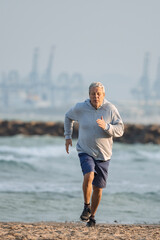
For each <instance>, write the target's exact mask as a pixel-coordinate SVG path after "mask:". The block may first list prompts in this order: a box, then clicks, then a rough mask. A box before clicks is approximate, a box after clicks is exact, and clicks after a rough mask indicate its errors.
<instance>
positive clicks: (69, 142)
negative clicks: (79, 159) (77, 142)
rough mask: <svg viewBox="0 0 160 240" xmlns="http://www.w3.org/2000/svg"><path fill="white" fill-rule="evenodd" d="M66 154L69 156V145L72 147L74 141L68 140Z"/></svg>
mask: <svg viewBox="0 0 160 240" xmlns="http://www.w3.org/2000/svg"><path fill="white" fill-rule="evenodd" d="M65 145H66V152H67V153H68V154H69V145H71V146H72V139H66V144H65Z"/></svg>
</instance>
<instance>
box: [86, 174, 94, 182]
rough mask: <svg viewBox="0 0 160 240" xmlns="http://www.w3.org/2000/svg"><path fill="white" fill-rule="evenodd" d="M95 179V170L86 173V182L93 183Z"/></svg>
mask: <svg viewBox="0 0 160 240" xmlns="http://www.w3.org/2000/svg"><path fill="white" fill-rule="evenodd" d="M93 179H94V172H89V173H86V174H85V175H84V181H85V182H86V183H92V182H93Z"/></svg>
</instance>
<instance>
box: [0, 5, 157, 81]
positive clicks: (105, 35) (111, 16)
mask: <svg viewBox="0 0 160 240" xmlns="http://www.w3.org/2000/svg"><path fill="white" fill-rule="evenodd" d="M159 11H160V1H159V0H132V1H131V0H0V35H1V37H0V73H2V72H3V71H4V72H7V71H9V70H11V69H17V70H18V71H19V72H20V74H21V75H22V76H24V75H26V74H28V73H29V71H30V70H31V65H32V55H33V49H34V48H35V47H39V48H40V58H39V71H40V72H43V71H44V70H45V68H46V66H47V62H48V57H49V53H50V49H51V46H53V45H55V47H56V49H55V59H54V67H53V75H54V74H55V75H57V74H59V73H60V72H62V71H66V72H68V73H69V74H73V73H74V72H81V73H82V74H83V75H84V77H85V78H87V77H88V76H91V77H93V78H94V77H95V78H96V77H99V76H103V75H108V76H109V75H112V74H113V75H122V76H124V77H126V78H127V79H130V81H131V84H132V85H133V83H134V82H135V83H136V82H137V81H138V78H139V77H140V75H141V72H142V64H143V58H144V53H145V52H147V51H148V52H150V54H151V62H150V69H149V73H150V78H151V79H154V78H155V75H156V67H157V63H158V57H159V56H160V13H159ZM94 80H95V79H94Z"/></svg>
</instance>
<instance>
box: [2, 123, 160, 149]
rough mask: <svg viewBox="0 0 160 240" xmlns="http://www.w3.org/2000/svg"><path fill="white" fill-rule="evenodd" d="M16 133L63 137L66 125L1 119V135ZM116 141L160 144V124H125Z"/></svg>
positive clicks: (74, 129)
mask: <svg viewBox="0 0 160 240" xmlns="http://www.w3.org/2000/svg"><path fill="white" fill-rule="evenodd" d="M16 134H24V135H27V136H31V135H46V134H47V135H51V136H61V137H63V136H64V126H63V123H62V122H40V121H31V122H23V121H15V120H13V121H7V120H0V136H13V135H16ZM72 137H73V138H77V137H78V123H74V126H73V135H72ZM114 141H115V142H120V143H154V144H160V125H157V124H150V125H142V124H125V131H124V135H123V136H122V137H120V138H115V139H114Z"/></svg>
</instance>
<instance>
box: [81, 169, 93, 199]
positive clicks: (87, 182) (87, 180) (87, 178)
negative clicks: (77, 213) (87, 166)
mask: <svg viewBox="0 0 160 240" xmlns="http://www.w3.org/2000/svg"><path fill="white" fill-rule="evenodd" d="M93 179H94V172H89V173H86V174H85V175H84V180H83V196H84V203H86V204H89V203H90V199H91V195H92V182H93Z"/></svg>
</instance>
